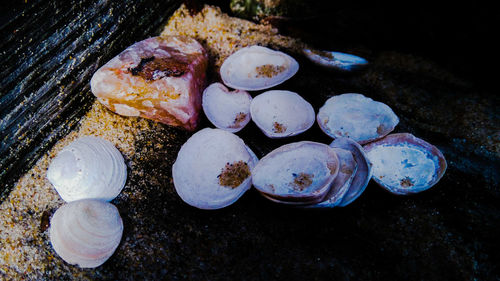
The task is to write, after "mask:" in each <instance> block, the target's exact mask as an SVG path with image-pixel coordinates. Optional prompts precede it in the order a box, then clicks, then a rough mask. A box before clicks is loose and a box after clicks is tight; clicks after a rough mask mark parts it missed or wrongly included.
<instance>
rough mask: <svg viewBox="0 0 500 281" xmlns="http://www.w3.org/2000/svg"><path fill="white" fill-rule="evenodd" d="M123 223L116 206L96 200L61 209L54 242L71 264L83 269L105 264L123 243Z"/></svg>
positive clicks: (52, 227)
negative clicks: (121, 241) (121, 242)
mask: <svg viewBox="0 0 500 281" xmlns="http://www.w3.org/2000/svg"><path fill="white" fill-rule="evenodd" d="M122 233H123V222H122V219H121V217H120V214H119V213H118V210H117V209H116V207H115V206H114V205H112V204H110V203H108V202H105V201H101V200H96V199H83V200H78V201H73V202H70V203H67V204H65V205H63V206H61V207H60V208H59V209H58V210H57V211H56V212H55V213H54V215H53V216H52V219H51V221H50V231H49V235H50V242H51V244H52V247H53V248H54V250H55V251H56V253H57V254H58V255H59V256H60V257H61V258H62V259H63V260H64V261H66V262H67V263H70V264H76V265H78V266H80V267H83V268H94V267H98V266H100V265H101V264H103V263H104V262H105V261H106V260H107V259H108V258H109V257H111V255H113V252H114V251H115V250H116V248H117V247H118V245H119V244H120V240H121V237H122Z"/></svg>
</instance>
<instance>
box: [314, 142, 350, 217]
mask: <svg viewBox="0 0 500 281" xmlns="http://www.w3.org/2000/svg"><path fill="white" fill-rule="evenodd" d="M333 150H335V153H337V156H338V158H339V165H340V168H339V173H338V175H337V177H336V178H335V180H334V181H333V183H332V186H331V188H330V190H329V191H328V194H327V195H326V197H325V200H324V201H323V202H321V203H318V204H316V205H313V206H311V207H314V208H325V207H328V208H332V207H335V206H337V205H339V204H340V202H341V201H342V199H343V198H344V196H345V195H346V194H347V191H348V190H349V188H350V186H351V183H352V181H353V179H354V175H355V174H356V171H357V169H358V164H357V163H356V160H354V157H353V155H352V153H351V152H350V151H349V150H345V149H341V148H336V147H335V148H333Z"/></svg>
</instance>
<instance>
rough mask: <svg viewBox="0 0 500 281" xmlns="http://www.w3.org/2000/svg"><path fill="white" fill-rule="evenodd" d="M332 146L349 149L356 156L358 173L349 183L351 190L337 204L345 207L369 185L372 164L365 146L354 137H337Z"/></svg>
mask: <svg viewBox="0 0 500 281" xmlns="http://www.w3.org/2000/svg"><path fill="white" fill-rule="evenodd" d="M330 147H338V148H342V149H345V150H349V151H350V152H351V153H352V155H353V156H354V160H355V161H356V164H357V169H356V173H355V174H354V178H353V179H352V182H351V184H350V185H349V190H348V191H347V193H346V194H345V195H344V197H343V198H342V201H340V202H339V203H338V204H337V206H339V207H344V206H347V205H349V204H351V203H352V202H353V201H354V200H356V199H357V198H358V197H359V196H361V194H362V193H363V192H364V191H365V189H366V186H367V185H368V183H369V182H370V178H371V177H372V164H371V163H370V161H369V160H368V157H367V156H366V154H365V151H364V149H363V147H361V145H359V143H357V142H355V141H353V140H352V139H349V138H338V139H335V140H334V141H333V142H332V143H331V144H330Z"/></svg>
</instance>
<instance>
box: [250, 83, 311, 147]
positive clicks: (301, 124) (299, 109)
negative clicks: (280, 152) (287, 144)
mask: <svg viewBox="0 0 500 281" xmlns="http://www.w3.org/2000/svg"><path fill="white" fill-rule="evenodd" d="M250 113H251V115H252V120H253V122H255V124H256V125H257V127H259V128H260V129H261V130H262V132H263V133H264V134H265V135H266V136H268V137H270V138H283V137H290V136H295V135H298V134H300V133H302V132H304V131H306V130H308V129H309V128H311V126H312V125H313V124H314V117H315V116H314V109H313V107H312V105H311V104H310V103H308V102H307V101H306V100H305V99H303V98H302V97H301V96H299V95H298V94H296V93H294V92H290V91H282V90H272V91H267V92H264V93H262V94H260V95H258V96H256V97H255V98H254V99H253V100H252V103H251V104H250Z"/></svg>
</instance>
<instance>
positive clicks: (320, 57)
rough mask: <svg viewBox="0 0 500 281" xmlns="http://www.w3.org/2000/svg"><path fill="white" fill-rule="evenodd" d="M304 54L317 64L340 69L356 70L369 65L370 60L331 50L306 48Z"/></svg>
mask: <svg viewBox="0 0 500 281" xmlns="http://www.w3.org/2000/svg"><path fill="white" fill-rule="evenodd" d="M303 52H304V55H305V56H306V57H307V58H308V59H309V60H311V61H312V62H314V63H315V64H317V65H321V66H324V67H327V68H331V69H335V70H340V71H354V70H358V69H361V68H363V67H365V66H366V65H368V61H367V60H365V59H364V58H361V57H358V56H355V55H351V54H346V53H341V52H331V51H316V50H312V49H307V48H305V49H304V50H303Z"/></svg>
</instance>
